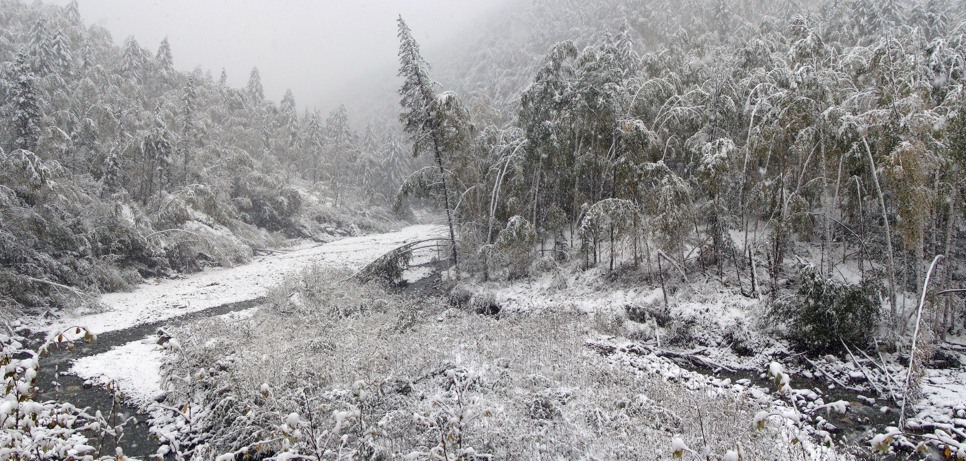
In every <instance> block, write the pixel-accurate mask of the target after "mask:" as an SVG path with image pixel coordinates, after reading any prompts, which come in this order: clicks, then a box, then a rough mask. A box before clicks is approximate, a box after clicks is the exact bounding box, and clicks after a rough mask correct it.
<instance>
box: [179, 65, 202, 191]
mask: <svg viewBox="0 0 966 461" xmlns="http://www.w3.org/2000/svg"><path fill="white" fill-rule="evenodd" d="M196 87H197V82H196V81H195V77H194V76H190V77H188V83H187V84H186V85H185V87H184V88H183V89H182V95H181V103H182V106H181V107H182V111H181V115H182V124H181V159H182V161H181V184H183V185H187V184H188V168H189V167H190V164H191V159H192V154H193V150H194V148H195V147H196V146H197V143H198V142H197V139H198V127H197V121H196V120H195V110H196V107H195V105H196V101H195V99H196V97H197V95H196Z"/></svg>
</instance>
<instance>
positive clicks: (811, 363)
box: [802, 355, 849, 389]
mask: <svg viewBox="0 0 966 461" xmlns="http://www.w3.org/2000/svg"><path fill="white" fill-rule="evenodd" d="M802 358H803V359H805V361H806V362H808V364H809V365H811V366H812V368H814V369H815V371H817V372H819V373H821V374H822V375H823V376H825V377H826V378H828V379H830V380H831V381H832V382H833V383H835V384H836V385H837V386H839V387H841V388H843V389H848V388H849V386H846V385H845V383H843V382H842V381H839V380H838V379H836V378H835V376H832V375H831V374H829V372H827V371H825V370H823V369H821V368H819V366H818V364H817V363H815V362H813V361H811V360H809V359H808V357H805V356H804V355H803V356H802Z"/></svg>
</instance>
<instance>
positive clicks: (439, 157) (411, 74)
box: [397, 16, 459, 278]
mask: <svg viewBox="0 0 966 461" xmlns="http://www.w3.org/2000/svg"><path fill="white" fill-rule="evenodd" d="M397 22H398V24H399V76H400V77H403V79H404V82H403V86H402V88H400V89H399V95H400V96H401V97H402V98H401V99H400V101H399V104H400V105H401V106H402V108H403V112H402V114H400V116H399V119H400V121H401V122H402V124H403V129H404V130H405V132H406V133H408V134H409V136H410V140H411V141H412V143H413V155H414V156H418V155H419V154H420V153H421V152H423V151H429V152H432V153H433V155H434V156H435V158H436V165H437V166H438V167H439V173H440V178H441V179H442V185H443V206H444V207H445V208H446V222H447V224H449V237H450V244H451V247H452V258H453V266H454V267H455V272H456V277H457V278H459V257H458V255H457V250H456V229H455V226H454V222H453V214H452V211H451V210H450V203H449V193H450V191H449V187H447V183H446V168H444V167H443V150H444V149H446V148H450V149H453V148H458V146H453V145H450V144H451V143H449V142H447V141H449V139H447V132H446V131H447V129H448V128H449V127H448V126H447V125H448V123H447V122H448V121H447V120H445V119H444V117H443V115H444V111H443V110H441V109H442V108H441V106H442V105H443V104H452V103H453V102H454V101H453V100H454V99H455V98H450V97H447V98H445V101H442V99H444V98H438V97H437V95H436V90H435V87H436V85H437V84H436V83H435V82H433V81H432V80H431V79H430V78H429V64H428V63H427V62H426V61H425V60H423V57H422V55H420V53H419V44H418V43H416V40H415V39H414V38H413V36H412V32H411V31H410V30H409V26H407V25H406V22H405V21H403V18H402V16H400V17H399V19H398V20H397ZM447 96H449V95H447ZM441 101H442V104H441Z"/></svg>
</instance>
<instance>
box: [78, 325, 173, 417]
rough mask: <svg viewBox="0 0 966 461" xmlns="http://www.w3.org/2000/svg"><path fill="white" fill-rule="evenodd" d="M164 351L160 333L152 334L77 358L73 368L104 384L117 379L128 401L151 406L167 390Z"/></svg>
mask: <svg viewBox="0 0 966 461" xmlns="http://www.w3.org/2000/svg"><path fill="white" fill-rule="evenodd" d="M162 354H163V352H162V350H161V348H160V346H158V345H157V337H155V336H149V337H147V338H145V339H143V340H141V341H134V342H130V343H128V344H125V345H123V346H119V347H115V348H114V349H111V350H110V351H107V352H105V353H103V354H97V355H92V356H88V357H82V358H80V359H77V360H75V361H74V365H73V366H72V367H71V369H70V372H71V373H73V374H75V375H77V376H80V377H81V378H84V379H88V380H91V381H92V382H94V383H97V384H100V385H107V384H110V383H113V385H115V386H117V388H118V389H120V391H121V393H122V394H123V395H124V397H125V399H126V400H127V401H128V402H130V403H133V404H134V405H137V406H138V407H141V408H147V407H148V406H149V405H150V404H151V403H152V402H154V401H155V399H157V398H158V397H160V396H161V395H162V394H163V391H162V390H161V382H160V379H159V377H160V375H161V358H162Z"/></svg>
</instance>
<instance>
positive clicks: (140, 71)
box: [121, 37, 147, 83]
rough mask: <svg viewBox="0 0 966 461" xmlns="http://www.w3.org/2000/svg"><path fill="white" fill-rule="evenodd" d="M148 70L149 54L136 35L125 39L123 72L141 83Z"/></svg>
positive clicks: (132, 79)
mask: <svg viewBox="0 0 966 461" xmlns="http://www.w3.org/2000/svg"><path fill="white" fill-rule="evenodd" d="M146 70H147V54H146V53H145V52H144V49H143V48H141V45H139V44H138V42H137V40H135V39H134V37H128V38H127V40H125V41H124V54H122V55H121V74H123V75H124V76H125V77H127V78H128V79H129V80H131V81H133V82H136V83H140V82H141V77H142V76H143V75H144V72H145V71H146Z"/></svg>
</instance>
